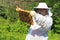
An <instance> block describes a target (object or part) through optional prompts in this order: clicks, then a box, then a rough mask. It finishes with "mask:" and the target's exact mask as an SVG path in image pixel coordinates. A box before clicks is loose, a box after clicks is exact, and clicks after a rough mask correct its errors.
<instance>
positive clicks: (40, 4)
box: [34, 2, 52, 16]
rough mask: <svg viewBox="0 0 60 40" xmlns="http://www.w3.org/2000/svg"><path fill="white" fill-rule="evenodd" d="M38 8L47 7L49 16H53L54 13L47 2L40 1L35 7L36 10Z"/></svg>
mask: <svg viewBox="0 0 60 40" xmlns="http://www.w3.org/2000/svg"><path fill="white" fill-rule="evenodd" d="M37 9H47V10H48V13H49V16H52V13H51V11H50V9H51V8H49V7H48V6H47V4H46V3H45V2H40V3H39V4H38V6H37V7H34V10H35V11H36V10H37Z"/></svg>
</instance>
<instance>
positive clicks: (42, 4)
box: [34, 2, 49, 9]
mask: <svg viewBox="0 0 60 40" xmlns="http://www.w3.org/2000/svg"><path fill="white" fill-rule="evenodd" d="M34 8H39V9H40V8H45V9H49V8H48V6H47V4H46V3H44V2H42V3H39V5H38V6H37V7H34Z"/></svg>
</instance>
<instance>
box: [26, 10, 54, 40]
mask: <svg viewBox="0 0 60 40" xmlns="http://www.w3.org/2000/svg"><path fill="white" fill-rule="evenodd" d="M48 13H49V14H48V15H45V16H43V15H41V14H39V13H36V12H35V11H31V13H30V14H31V16H32V17H33V21H34V25H31V26H30V29H29V32H28V34H27V35H26V40H48V31H49V30H50V29H51V26H52V23H53V21H52V18H51V16H52V14H51V12H50V10H49V11H48Z"/></svg>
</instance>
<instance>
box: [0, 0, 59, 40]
mask: <svg viewBox="0 0 60 40" xmlns="http://www.w3.org/2000/svg"><path fill="white" fill-rule="evenodd" d="M0 1H2V0H0ZM9 1H10V2H12V3H14V2H13V1H12V0H9ZM9 1H5V3H6V5H5V6H4V4H2V2H1V4H0V40H25V37H26V34H27V33H28V29H29V27H30V25H29V24H27V23H25V22H22V21H20V20H19V14H18V13H17V12H16V10H15V8H16V7H15V5H13V4H12V3H10V2H9ZM40 2H46V3H47V4H48V6H49V7H51V8H52V10H51V11H52V13H53V23H54V24H53V26H52V30H51V32H49V40H59V39H60V36H59V35H60V34H55V33H60V0H41V1H40ZM38 3H39V2H27V3H26V4H25V2H24V3H23V2H21V4H19V5H20V6H21V7H22V8H23V7H24V9H27V10H33V8H34V7H36V6H37V5H38ZM7 4H8V5H7ZM9 4H10V5H9ZM23 4H24V6H22V5H23ZM2 5H3V6H2Z"/></svg>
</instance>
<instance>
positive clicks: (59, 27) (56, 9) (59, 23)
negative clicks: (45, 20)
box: [52, 3, 60, 33]
mask: <svg viewBox="0 0 60 40" xmlns="http://www.w3.org/2000/svg"><path fill="white" fill-rule="evenodd" d="M52 12H53V14H54V15H53V20H54V25H53V27H54V28H53V30H54V31H55V32H57V33H60V3H57V4H54V6H53V10H52Z"/></svg>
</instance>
